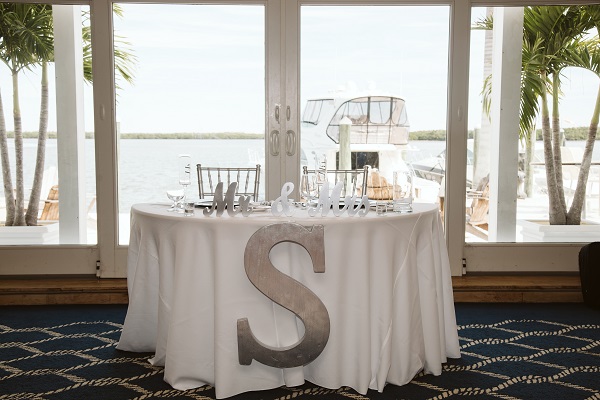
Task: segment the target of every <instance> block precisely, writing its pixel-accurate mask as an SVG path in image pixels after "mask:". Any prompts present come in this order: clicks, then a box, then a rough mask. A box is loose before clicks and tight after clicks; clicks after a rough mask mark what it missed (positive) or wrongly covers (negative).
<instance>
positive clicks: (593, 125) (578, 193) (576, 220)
mask: <svg viewBox="0 0 600 400" xmlns="http://www.w3.org/2000/svg"><path fill="white" fill-rule="evenodd" d="M599 119H600V87H598V94H597V96H596V106H595V107H594V114H593V115H592V120H591V121H590V128H589V130H588V137H587V139H586V140H585V148H584V150H583V158H582V160H581V167H580V168H579V175H578V176H577V188H576V189H575V195H574V196H573V202H572V203H571V208H570V209H569V212H568V214H567V224H569V225H579V224H581V212H582V210H583V204H584V201H585V190H586V186H587V181H588V177H589V174H590V166H591V165H592V154H593V152H594V143H595V142H596V134H597V132H598V121H599Z"/></svg>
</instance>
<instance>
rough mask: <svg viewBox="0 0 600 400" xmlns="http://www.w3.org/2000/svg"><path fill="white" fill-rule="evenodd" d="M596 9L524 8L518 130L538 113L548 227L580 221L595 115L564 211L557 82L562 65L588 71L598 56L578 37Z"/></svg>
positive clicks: (530, 131) (528, 130)
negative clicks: (573, 194)
mask: <svg viewBox="0 0 600 400" xmlns="http://www.w3.org/2000/svg"><path fill="white" fill-rule="evenodd" d="M597 13H598V6H532V7H526V8H525V9H524V19H523V47H522V68H521V104H520V133H521V136H522V137H524V138H526V139H527V138H529V137H531V135H535V132H534V126H535V120H536V119H537V117H538V115H540V116H541V121H542V139H543V145H544V162H545V165H546V180H547V185H548V198H549V217H550V221H549V222H550V224H553V225H578V224H580V223H581V213H582V209H583V203H584V201H585V186H586V185H585V184H586V183H587V178H588V175H589V167H590V165H591V157H592V153H591V151H592V150H593V143H594V140H595V136H596V133H595V132H596V130H597V125H598V119H597V117H596V118H594V117H593V118H592V122H591V125H590V131H589V134H588V140H587V143H588V145H589V146H586V151H584V155H583V160H582V165H581V168H580V171H579V178H578V187H577V189H576V192H575V196H574V198H573V201H572V203H571V206H570V208H569V209H568V210H567V204H566V200H565V194H564V189H563V184H562V182H563V178H562V157H561V152H560V146H561V138H560V113H559V103H560V97H561V91H560V86H561V75H562V72H563V70H564V69H565V68H567V67H580V68H586V69H590V70H593V69H591V68H592V67H594V65H595V64H594V61H593V60H594V58H595V57H597V56H598V54H597V52H598V50H597V45H596V46H595V47H594V46H592V44H593V43H594V41H590V40H583V39H584V37H585V35H586V34H588V32H589V31H590V30H591V29H592V28H594V27H596V28H597V27H598V19H596V20H595V19H594V18H595V17H594V16H596V18H597ZM594 21H596V22H594ZM491 24H492V22H491V20H489V19H488V20H486V21H482V22H480V23H478V27H483V28H489V27H490V26H491ZM596 73H597V72H596ZM490 91H491V88H489V87H486V88H484V98H485V101H484V103H486V104H489V93H490ZM549 99H550V100H551V103H552V112H550V104H549ZM597 106H598V104H597ZM597 108H598V107H597ZM594 114H596V112H595V113H594ZM594 121H595V125H594ZM527 145H528V146H531V141H530V140H527ZM588 147H589V152H588V151H587V149H588ZM527 150H528V154H530V155H531V154H532V153H533V151H532V149H531V148H530V147H528V149H527ZM528 161H530V160H528ZM527 164H529V162H527ZM579 183H582V185H579Z"/></svg>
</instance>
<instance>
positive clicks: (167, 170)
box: [0, 139, 600, 213]
mask: <svg viewBox="0 0 600 400" xmlns="http://www.w3.org/2000/svg"><path fill="white" fill-rule="evenodd" d="M36 145H37V142H36V140H35V139H26V140H25V151H24V153H25V165H26V171H25V186H26V187H30V186H31V182H32V174H33V168H27V166H30V165H33V162H34V160H35V151H36ZM569 145H573V146H576V147H583V142H570V143H569ZM9 146H10V157H11V161H12V163H13V165H14V149H13V144H12V141H9ZM410 146H411V147H412V148H414V150H415V151H413V152H412V155H411V158H413V159H420V158H425V157H429V156H435V155H437V154H439V153H440V152H441V151H442V150H444V148H445V142H443V141H413V142H411V143H410ZM539 148H541V144H540V146H539ZM85 149H86V160H85V162H86V193H87V204H89V203H90V201H91V199H93V197H94V195H95V193H96V185H95V182H96V176H95V162H94V142H93V140H91V139H89V140H86V143H85ZM179 154H190V155H191V156H192V163H193V165H196V164H197V163H202V164H204V165H210V166H231V167H235V166H254V165H255V164H256V163H257V162H259V163H262V162H263V160H264V142H263V141H261V140H231V139H230V140H195V139H124V140H121V141H120V142H119V176H118V180H119V209H120V212H122V213H128V212H129V208H130V207H131V205H132V204H134V203H140V202H166V201H168V199H167V198H166V194H165V192H166V191H167V190H170V189H175V188H179V184H178V172H177V156H178V155H179ZM594 159H595V160H597V161H600V146H599V145H596V147H595V151H594ZM53 166H54V167H56V166H57V146H56V140H55V139H51V140H49V141H48V144H47V155H46V168H50V167H53ZM12 172H13V174H14V166H13V171H12ZM192 178H193V179H192V185H191V186H190V188H188V194H190V195H192V196H197V179H196V174H195V169H194V171H193V173H192ZM264 182H265V179H264V168H263V177H262V178H261V192H262V193H264ZM0 194H2V196H1V197H0V204H3V203H4V195H3V192H2V188H1V187H0ZM46 195H47V192H46V193H42V198H44V197H45V196H46Z"/></svg>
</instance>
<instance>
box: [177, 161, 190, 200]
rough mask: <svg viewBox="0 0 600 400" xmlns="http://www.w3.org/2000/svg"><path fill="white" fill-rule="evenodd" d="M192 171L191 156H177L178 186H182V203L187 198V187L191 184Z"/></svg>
mask: <svg viewBox="0 0 600 400" xmlns="http://www.w3.org/2000/svg"><path fill="white" fill-rule="evenodd" d="M191 170H192V156H190V155H189V154H180V155H179V184H180V185H181V186H183V199H182V200H183V201H184V202H185V200H186V198H187V196H186V194H187V193H186V192H187V187H188V186H189V185H190V184H191V183H192V181H191V179H190V178H191V172H192V171H191Z"/></svg>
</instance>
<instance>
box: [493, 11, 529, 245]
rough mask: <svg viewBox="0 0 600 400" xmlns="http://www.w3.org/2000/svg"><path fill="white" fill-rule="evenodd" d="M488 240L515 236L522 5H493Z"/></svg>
mask: <svg viewBox="0 0 600 400" xmlns="http://www.w3.org/2000/svg"><path fill="white" fill-rule="evenodd" d="M493 40H494V50H493V58H492V60H493V61H492V63H493V64H492V112H491V116H492V135H491V147H492V151H491V164H490V210H489V236H488V237H489V240H490V241H492V242H513V241H514V240H515V238H516V218H517V184H518V178H517V174H518V151H519V104H520V99H521V93H520V77H521V49H522V43H523V8H522V7H498V8H496V9H494V39H493Z"/></svg>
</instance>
